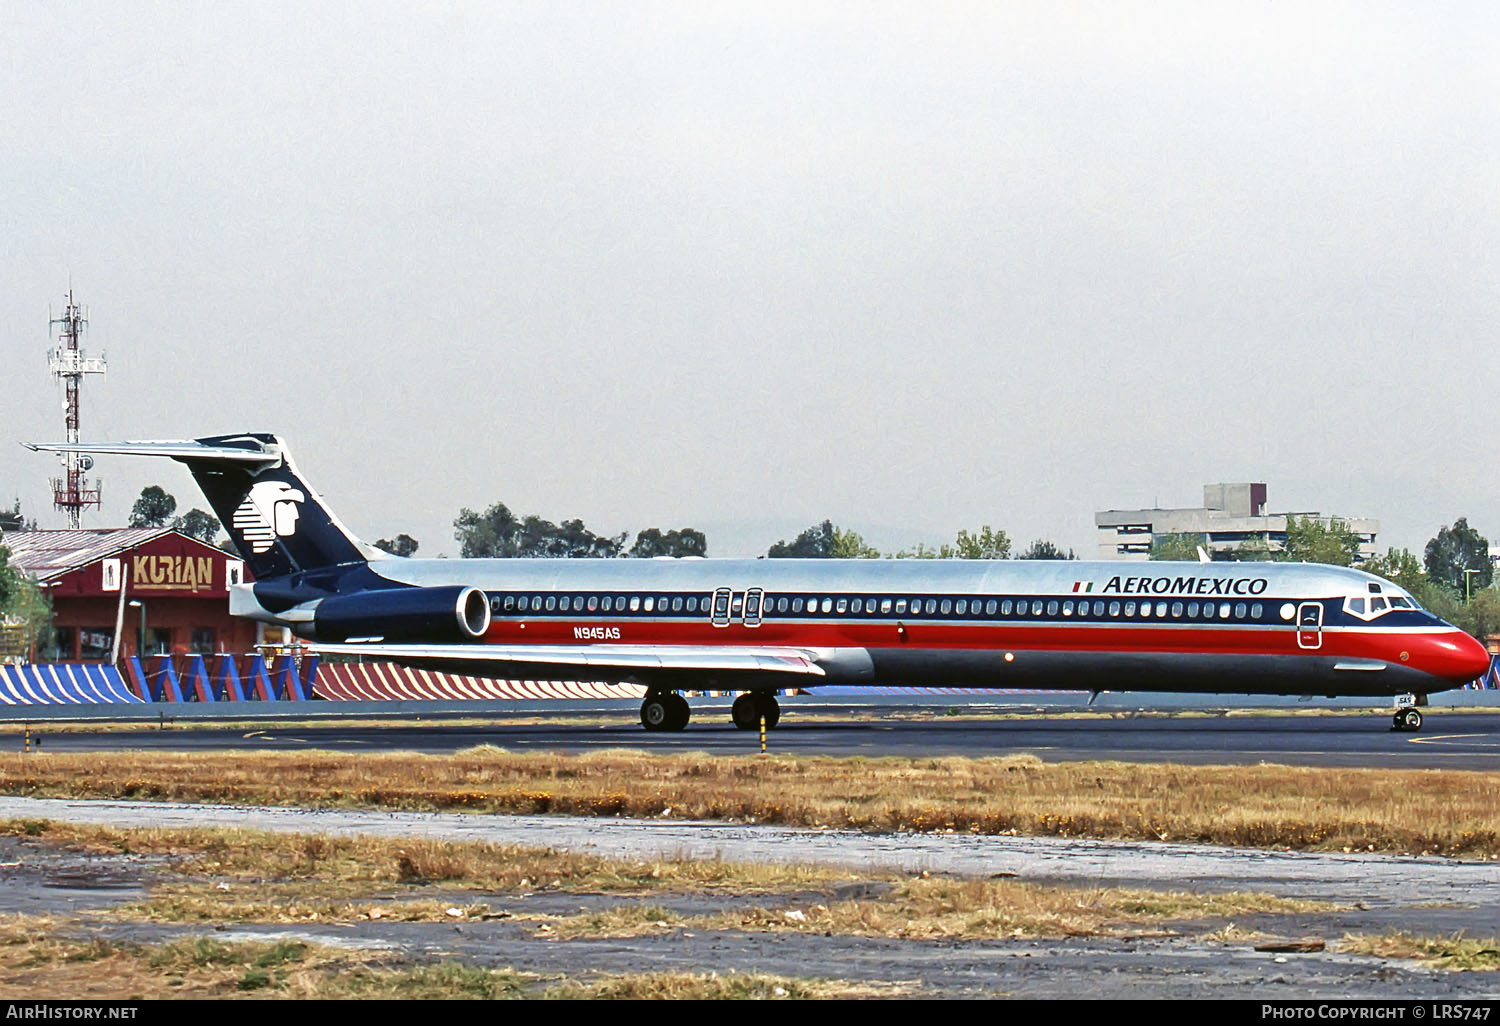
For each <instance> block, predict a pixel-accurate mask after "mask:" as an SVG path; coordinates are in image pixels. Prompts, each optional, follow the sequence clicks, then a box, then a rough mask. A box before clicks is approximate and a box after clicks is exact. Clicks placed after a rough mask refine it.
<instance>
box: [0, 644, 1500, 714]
mask: <svg viewBox="0 0 1500 1026" xmlns="http://www.w3.org/2000/svg"><path fill="white" fill-rule="evenodd" d="M210 660H211V662H212V665H211V666H210ZM1465 688H1467V689H1475V690H1500V655H1497V656H1493V657H1491V660H1490V668H1489V670H1488V671H1487V672H1486V673H1485V674H1484V676H1482V677H1480V678H1479V679H1478V680H1476V681H1474V682H1473V683H1471V684H1467V685H1465ZM1080 690H1086V689H1080ZM645 693H646V689H645V688H644V687H641V686H639V685H635V684H605V683H601V682H597V681H564V680H499V679H494V678H488V677H471V676H467V675H464V674H455V673H436V672H433V671H430V670H414V669H411V668H410V667H405V666H397V665H396V664H394V663H322V662H320V661H319V660H318V657H317V656H307V657H304V658H302V659H301V660H297V659H294V658H293V657H292V656H289V655H281V656H276V657H275V658H274V659H273V660H272V661H271V662H270V663H269V664H268V663H267V662H266V659H265V657H264V656H261V655H258V654H257V655H248V656H240V657H236V656H232V655H224V654H220V655H216V656H212V657H210V658H209V659H205V658H204V657H203V656H201V655H191V656H185V657H178V658H176V659H173V658H172V657H169V656H155V657H151V658H148V659H147V660H145V662H142V661H141V660H140V659H139V658H137V657H135V656H131V657H129V658H128V659H126V660H125V661H124V662H123V663H122V665H121V666H120V667H114V666H109V665H105V664H99V663H32V664H28V665H23V666H9V665H0V705H101V704H131V703H134V704H141V703H157V702H160V703H178V702H184V703H190V702H198V703H210V702H303V701H307V700H309V699H326V700H329V701H334V702H341V701H342V702H411V701H417V702H453V701H465V700H471V701H497V700H498V701H506V700H510V701H530V700H534V699H616V698H640V697H641V696H643V695H644V694H645ZM816 693H817V694H820V695H824V696H832V695H838V694H848V695H855V694H859V695H982V694H987V693H994V691H993V689H980V688H923V687H910V688H907V687H903V688H892V687H867V686H833V685H825V686H822V687H818V688H816ZM1006 693H1008V694H1033V693H1035V694H1043V693H1044V692H1040V691H1036V692H1033V691H1029V690H1024V691H1023V690H1014V689H1012V690H1009V691H1007V692H1006Z"/></svg>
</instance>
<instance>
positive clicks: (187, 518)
mask: <svg viewBox="0 0 1500 1026" xmlns="http://www.w3.org/2000/svg"><path fill="white" fill-rule="evenodd" d="M169 498H170V496H169ZM172 530H174V531H181V532H182V533H183V534H185V535H187V536H188V537H189V538H197V539H198V540H199V541H201V542H202V543H203V544H205V545H212V544H213V543H214V539H215V538H217V537H218V536H219V522H218V521H217V520H215V519H214V518H213V517H211V516H209V515H208V514H207V513H205V512H203V511H202V510H201V509H197V508H194V509H190V510H188V511H187V512H186V513H184V514H183V515H182V516H180V517H178V518H177V519H176V520H174V521H172Z"/></svg>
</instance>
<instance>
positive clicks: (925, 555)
mask: <svg viewBox="0 0 1500 1026" xmlns="http://www.w3.org/2000/svg"><path fill="white" fill-rule="evenodd" d="M956 555H958V550H957V549H955V548H954V547H953V546H952V545H949V544H948V543H946V542H944V543H943V544H942V545H939V546H938V547H937V548H935V549H930V548H928V547H927V546H926V544H924V543H923V542H917V545H916V548H912V549H902V550H901V551H900V552H898V553H896V554H895V555H894V556H892V557H891V558H892V559H952V558H953V557H954V556H956Z"/></svg>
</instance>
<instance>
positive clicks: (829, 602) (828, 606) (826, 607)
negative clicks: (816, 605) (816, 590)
mask: <svg viewBox="0 0 1500 1026" xmlns="http://www.w3.org/2000/svg"><path fill="white" fill-rule="evenodd" d="M808 608H809V609H811V608H812V607H811V606H809V607H808ZM832 611H833V599H831V598H825V599H824V600H823V612H825V613H831V612H832Z"/></svg>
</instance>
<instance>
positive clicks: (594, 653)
mask: <svg viewBox="0 0 1500 1026" xmlns="http://www.w3.org/2000/svg"><path fill="white" fill-rule="evenodd" d="M308 647H309V648H311V649H312V650H313V651H314V652H317V653H319V654H320V655H321V654H329V655H357V656H365V657H368V658H373V659H386V660H389V661H391V662H393V663H401V664H403V665H415V666H424V667H432V668H435V669H448V668H451V669H453V670H455V672H467V673H471V674H476V675H477V674H479V673H482V672H484V668H485V667H491V668H493V669H495V670H499V669H502V668H504V667H506V666H547V667H577V668H578V669H580V670H585V671H591V672H596V673H604V674H607V675H609V676H614V677H630V676H636V675H639V676H642V677H650V676H653V675H657V674H663V673H674V672H696V673H703V674H709V675H712V674H716V673H727V674H735V673H772V674H791V675H796V676H803V677H807V676H812V677H822V676H824V675H825V671H824V670H823V668H822V667H821V666H819V665H818V664H817V663H816V662H814V660H813V654H812V653H811V652H808V651H806V650H804V649H796V648H731V647H717V646H712V647H711V646H706V645H704V646H690V645H385V644H380V643H377V642H372V643H369V644H362V643H359V642H354V643H347V644H332V645H329V644H318V643H316V642H314V643H312V644H311V645H309V646H308ZM460 667H462V668H463V669H462V670H460V669H459V668H460Z"/></svg>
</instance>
